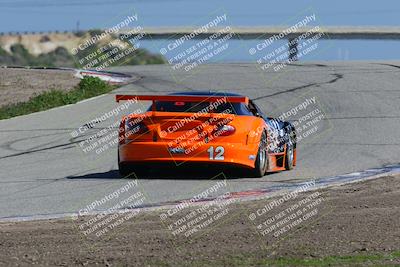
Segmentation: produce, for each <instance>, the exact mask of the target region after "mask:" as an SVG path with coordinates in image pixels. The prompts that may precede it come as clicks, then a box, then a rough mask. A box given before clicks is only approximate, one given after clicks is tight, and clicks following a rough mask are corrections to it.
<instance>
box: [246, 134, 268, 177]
mask: <svg viewBox="0 0 400 267" xmlns="http://www.w3.org/2000/svg"><path fill="white" fill-rule="evenodd" d="M267 169H268V143H267V134H266V133H265V132H263V133H262V135H261V139H260V144H259V146H258V152H257V158H256V162H255V167H254V169H252V170H251V171H250V175H251V176H252V177H257V178H260V177H263V176H264V175H265V173H266V172H267Z"/></svg>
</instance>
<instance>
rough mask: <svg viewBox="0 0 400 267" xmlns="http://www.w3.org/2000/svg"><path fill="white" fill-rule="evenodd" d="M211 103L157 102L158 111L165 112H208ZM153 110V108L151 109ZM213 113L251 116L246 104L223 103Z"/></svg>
mask: <svg viewBox="0 0 400 267" xmlns="http://www.w3.org/2000/svg"><path fill="white" fill-rule="evenodd" d="M209 105H210V103H208V102H200V103H199V102H183V101H175V102H162V101H156V111H163V112H190V113H195V112H206V113H207V110H210V109H209ZM149 110H151V106H150V108H149ZM209 112H210V111H209ZM211 112H213V113H228V114H236V115H251V113H250V112H249V111H248V110H247V108H246V107H245V106H244V104H241V103H223V104H220V105H218V106H217V108H216V110H212V111H211Z"/></svg>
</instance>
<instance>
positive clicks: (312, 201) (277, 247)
mask: <svg viewBox="0 0 400 267" xmlns="http://www.w3.org/2000/svg"><path fill="white" fill-rule="evenodd" d="M399 197H400V175H397V176H388V177H384V178H380V179H375V180H370V181H367V182H361V183H355V184H349V185H344V186H340V187H334V188H329V189H322V190H313V191H309V192H305V193H300V194H299V195H297V196H296V197H292V198H287V199H286V200H285V201H283V202H282V203H280V204H279V205H275V206H274V207H273V208H271V203H273V201H276V202H275V203H277V202H278V201H279V200H280V199H282V197H275V198H270V199H263V200H257V201H251V202H240V203H231V204H229V205H228V206H225V207H227V208H228V212H227V213H226V215H225V216H224V217H223V218H222V217H221V218H222V219H221V220H219V221H217V220H216V221H215V223H213V224H210V225H208V226H207V227H204V228H201V229H199V231H197V232H196V233H195V234H193V235H192V236H189V237H185V236H184V235H174V234H173V233H172V231H170V230H169V229H168V226H169V225H171V223H172V224H173V223H174V221H173V220H172V217H171V218H168V219H166V220H161V219H160V217H161V216H160V215H161V213H162V212H164V211H157V212H142V213H138V214H135V215H132V217H131V218H130V219H129V220H126V221H124V222H123V223H121V224H120V225H118V226H115V225H114V227H113V229H111V230H110V231H108V232H107V233H105V234H103V235H101V236H99V237H97V236H96V235H94V234H85V232H84V231H83V230H82V227H81V225H83V224H85V223H88V222H89V220H90V219H93V218H94V217H88V216H85V217H79V218H75V219H63V220H48V221H36V222H35V221H33V222H9V223H1V224H0V265H2V264H5V265H30V264H40V265H49V266H53V265H58V266H59V265H63V266H64V265H65V266H67V265H68V266H70V265H101V266H104V265H105V266H127V265H129V266H267V265H271V266H303V265H308V266H320V265H322V266H365V265H374V266H375V265H381V264H383V265H399V264H400V253H399V251H400V221H399V218H400V202H399ZM306 200H309V201H306ZM317 200H318V201H317ZM299 205H300V206H299ZM266 207H267V208H266ZM295 207H297V208H295ZM263 209H264V210H265V209H270V210H268V212H267V213H265V214H263V215H260V216H258V217H257V218H256V219H254V220H251V219H249V215H250V214H252V213H255V214H261V213H262V211H263ZM192 210H193V208H189V209H188V210H187V211H181V212H182V214H188V213H190V212H191V211H192ZM298 210H302V211H303V213H302V214H301V218H303V220H302V221H301V222H300V223H299V224H294V221H295V220H296V219H298V218H300V217H297V218H293V220H291V221H290V220H289V221H288V222H287V224H286V225H289V224H291V225H292V227H290V228H287V227H286V228H285V229H286V231H284V232H283V231H280V232H279V231H277V230H276V229H278V228H276V229H275V230H273V231H271V232H270V233H267V232H268V231H266V230H265V229H266V228H265V227H264V226H266V227H271V226H272V225H274V224H275V225H276V224H277V222H278V221H279V220H275V221H274V223H266V222H267V220H268V219H269V220H271V218H275V219H276V218H280V220H281V221H282V219H284V218H289V217H291V218H292V216H291V214H296V213H297V214H298ZM315 210H316V212H315ZM283 213H286V214H283ZM132 214H133V213H132ZM279 214H280V215H279ZM307 214H308V215H307ZM312 214H314V215H312ZM181 217H182V216H181ZM170 219H171V220H170ZM175 219H176V217H175ZM114 222H115V221H114ZM263 222H265V224H264V225H262V223H263ZM260 225H262V226H261V227H260ZM106 227H107V225H106ZM269 229H271V228H269ZM280 229H283V228H280ZM261 230H263V231H264V232H262V231H261ZM263 233H264V234H263Z"/></svg>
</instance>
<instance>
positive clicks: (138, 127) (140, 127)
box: [125, 119, 149, 137]
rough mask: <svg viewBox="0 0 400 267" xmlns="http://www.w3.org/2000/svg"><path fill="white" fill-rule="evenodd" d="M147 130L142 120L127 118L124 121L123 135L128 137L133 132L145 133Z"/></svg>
mask: <svg viewBox="0 0 400 267" xmlns="http://www.w3.org/2000/svg"><path fill="white" fill-rule="evenodd" d="M148 132H149V128H148V127H147V126H146V124H144V123H143V122H142V121H139V122H137V121H135V120H134V119H127V120H126V123H125V136H126V137H129V136H131V135H133V134H145V133H148Z"/></svg>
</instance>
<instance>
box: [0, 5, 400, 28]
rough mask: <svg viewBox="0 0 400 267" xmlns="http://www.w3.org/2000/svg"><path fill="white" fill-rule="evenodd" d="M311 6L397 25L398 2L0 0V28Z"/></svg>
mask: <svg viewBox="0 0 400 267" xmlns="http://www.w3.org/2000/svg"><path fill="white" fill-rule="evenodd" d="M309 8H311V9H312V10H314V11H315V13H316V14H317V16H318V17H319V19H320V21H321V23H322V24H323V25H377V26H382V25H388V26H398V25H399V21H400V20H399V19H400V1H398V0H397V1H395V0H386V1H366V0H364V1H362V0H351V1H349V0H347V1H344V0H337V1H317V0H291V1H288V0H280V1H266V0H253V1H252V0H249V1H236V0H220V1H218V0H112V1H111V0H85V1H81V0H0V31H2V32H8V31H47V30H72V29H75V28H76V24H77V21H79V22H80V27H81V28H82V29H89V28H102V27H107V26H110V25H112V24H113V23H114V21H117V20H118V18H120V17H122V16H123V14H125V13H126V12H127V11H130V10H135V11H136V12H137V13H138V15H139V16H140V18H141V22H142V25H145V26H170V25H193V24H196V21H199V19H201V18H204V16H207V15H208V14H210V13H212V12H214V11H215V10H218V9H223V10H225V11H226V13H227V14H228V16H229V17H230V22H231V24H232V25H247V26H252V25H281V24H283V23H284V22H285V21H287V20H288V19H289V18H291V17H293V16H295V15H296V14H298V13H301V12H302V11H304V10H305V9H309Z"/></svg>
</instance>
